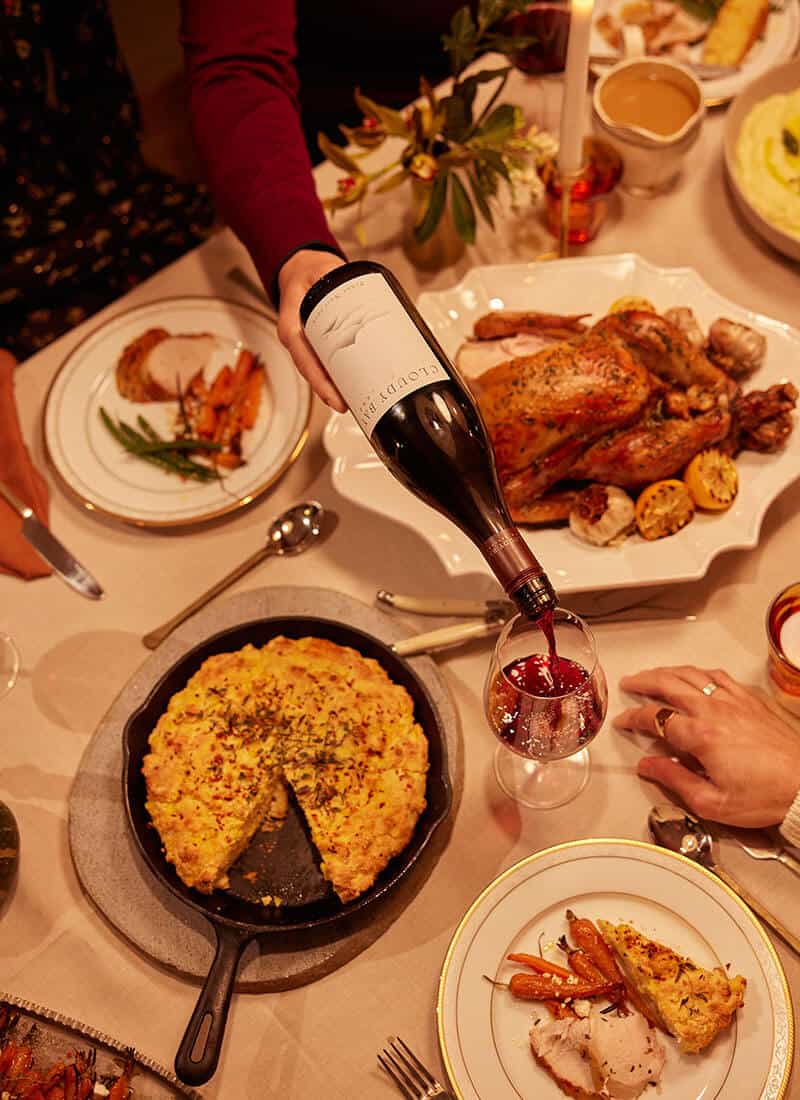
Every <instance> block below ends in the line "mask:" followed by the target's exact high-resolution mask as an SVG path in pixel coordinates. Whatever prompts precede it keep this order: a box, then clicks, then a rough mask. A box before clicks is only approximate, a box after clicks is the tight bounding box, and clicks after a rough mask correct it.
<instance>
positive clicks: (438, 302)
mask: <svg viewBox="0 0 800 1100" xmlns="http://www.w3.org/2000/svg"><path fill="white" fill-rule="evenodd" d="M626 295H634V296H637V297H643V298H647V299H648V300H649V301H650V302H652V303H653V305H654V306H655V308H656V309H657V310H658V311H659V312H663V311H664V310H666V309H669V308H670V307H672V306H681V305H682V306H686V305H691V307H692V309H693V310H694V312H695V315H696V317H697V319H698V321H699V323H700V325H701V326H702V328H703V329H704V330H707V329H708V327H709V325H710V324H711V323H712V322H713V321H715V320H716V319H717V318H718V317H727V318H730V319H731V320H734V321H740V322H742V323H743V324H746V325H751V326H752V327H754V328H756V329H758V331H759V332H761V333H763V334H764V336H765V337H766V340H767V355H766V359H765V361H764V364H763V365H762V366H761V367H760V368H759V369H758V370H757V371H756V372H755V374H753V375H752V377H751V378H749V379H748V380H747V381H746V382H745V383H744V385H743V389H744V390H745V392H747V391H750V390H755V389H764V388H766V387H767V386H770V385H772V384H773V383H776V382H782V381H786V380H787V379H789V380H792V379H794V378H795V375H796V363H797V362H799V361H800V331H798V330H797V329H795V328H792V327H791V326H790V325H787V324H784V323H783V322H781V321H776V320H774V319H772V318H769V317H765V316H764V315H763V314H759V313H755V312H753V311H752V310H749V309H746V308H744V307H743V306H740V305H737V304H736V303H735V302H732V301H731V300H730V299H728V298H724V297H723V296H722V295H721V294H718V293H717V292H716V291H715V290H714V289H713V288H712V287H710V286H709V285H708V283H707V282H705V280H704V279H703V278H701V276H700V275H698V273H697V272H696V271H694V270H693V269H692V268H689V267H673V268H666V267H657V266H656V265H654V264H651V263H649V262H648V261H647V260H644V259H642V257H641V256H638V255H636V254H635V253H619V254H617V255H610V256H585V257H584V256H580V257H574V258H573V257H570V258H569V259H567V260H552V261H550V262H549V263H512V264H491V265H486V266H481V267H474V268H472V270H471V271H469V272H467V274H466V275H465V276H464V278H463V279H462V280H461V282H459V283H457V284H456V285H455V286H452V287H449V288H448V289H446V290H441V291H428V292H426V293H424V294H421V295H420V296H419V298H418V299H417V303H416V304H417V307H418V309H419V311H420V313H421V314H422V316H423V317H424V319H425V320H426V321H427V323H428V325H429V326H430V327H431V329H432V331H433V334H434V336H435V337H436V338H437V340H438V341H439V343H440V344H441V345H442V347H443V348H444V350H445V352H446V353H447V354H448V355H449V356H450V357H451V359H452V358H455V355H456V352H457V351H458V348H459V347H460V345H461V344H462V343H463V342H464V340H465V339H467V338H468V337H469V336H470V335H471V334H472V329H473V325H474V323H475V321H476V320H477V319H478V318H479V317H481V316H482V315H483V314H485V313H488V312H489V311H490V310H502V309H510V310H532V309H535V310H541V311H544V312H552V313H580V314H588V315H589V317H588V320H589V322H590V323H593V322H594V321H596V320H599V318H600V317H601V316H603V315H604V314H605V313H606V312H607V311H608V309H609V307H610V306H611V305H612V303H613V302H614V300H615V299H616V298H619V297H622V296H626ZM797 419H798V414H795V421H797ZM323 442H324V445H325V448H326V450H327V451H328V454H329V455H330V456H331V458H332V459H333V470H332V478H333V484H334V487H335V488H336V490H337V491H338V492H339V493H341V495H342V496H344V497H346V498H347V499H348V500H351V501H353V502H354V503H356V504H360V505H362V506H363V507H364V508H367V509H370V510H371V511H373V512H376V513H378V514H379V515H382V516H385V517H387V518H388V519H389V520H390V521H392V522H394V523H402V524H404V525H405V526H407V527H409V528H411V530H413V531H415V532H416V533H417V534H418V535H419V536H420V537H421V538H423V539H424V540H425V541H426V542H427V543H428V544H429V545H430V547H431V548H432V549H433V550H434V552H435V553H436V554H437V556H438V557H439V560H440V561H441V562H442V564H443V566H444V567H445V569H446V570H447V572H448V573H449V574H450V575H451V576H453V577H460V576H464V575H466V574H476V573H477V574H483V575H486V574H488V567H487V565H486V563H485V561H484V559H483V557H482V556H481V554H480V553H479V551H478V550H477V548H476V547H475V546H474V545H473V544H472V543H471V542H470V540H469V539H468V538H467V536H466V535H465V534H463V532H461V531H460V530H459V529H458V528H457V527H456V526H455V525H454V524H453V523H451V522H450V521H449V520H447V519H446V518H445V517H444V516H442V515H441V514H440V513H439V512H436V511H434V510H433V509H432V508H430V507H429V506H428V505H427V504H425V503H423V502H422V501H421V500H419V499H418V498H417V497H415V496H413V495H412V494H411V493H409V492H408V490H407V489H405V488H404V487H403V486H402V485H401V484H400V482H399V481H396V480H395V479H394V478H393V477H392V475H391V474H390V473H389V471H388V470H387V469H386V467H385V466H384V465H383V463H382V462H381V461H380V459H379V458H378V457H377V455H376V454H375V452H374V451H373V450H372V448H371V447H370V445H369V443H368V441H367V440H366V438H365V437H364V435H363V433H362V432H361V430H360V428H359V427H358V425H357V424H356V422H355V420H354V419H353V417H352V416H351V415H349V414H348V415H346V416H341V415H340V414H339V413H334V414H333V415H332V416H331V418H330V420H329V421H328V424H327V426H326V428H325V432H324V436H323ZM736 463H737V468H738V471H739V493H738V495H737V497H736V500H735V501H734V503H733V505H732V506H731V507H730V508H729V509H728V510H727V511H726V512H717V513H710V512H706V513H701V512H700V511H698V512H697V514H696V515H695V517H694V519H693V520H692V522H691V523H689V524H687V525H686V526H685V527H684V528H683V529H682V530H681V531H678V532H677V534H675V535H672V536H670V537H669V538H662V539H657V540H655V541H647V540H645V539H643V538H641V537H640V536H639V535H632V536H631V537H630V538H628V539H626V540H625V542H624V543H623V544H622V545H621V546H614V547H598V546H591V545H589V544H588V543H587V542H584V541H582V540H581V539H579V538H577V537H576V536H575V535H573V534H572V532H571V531H570V530H569V528H568V527H564V526H560V527H527V528H523V534H524V536H525V538H526V540H527V542H528V543H529V544H530V546H531V547H532V549H533V551H534V553H535V554H536V557H537V558H538V559H539V561H540V562H541V563H542V565H543V566H544V568H545V570H546V571H547V574H548V576H549V577H550V579H551V580H552V582H553V584H554V586H555V588H556V591H558V592H559V593H561V595H569V594H571V593H577V592H587V591H592V592H599V591H603V590H606V589H621V588H634V587H637V586H642V585H653V586H656V585H663V584H672V583H675V582H684V581H693V580H699V579H700V578H701V577H703V576H705V573H706V571H707V569H708V567H709V565H710V564H711V562H712V561H713V560H714V558H716V557H717V556H718V555H719V554H721V553H723V552H725V551H727V550H734V549H752V548H753V547H755V546H757V545H758V539H759V532H760V529H761V522H762V520H763V518H764V515H765V514H766V511H767V508H768V507H769V505H770V504H771V503H772V501H774V500H775V498H776V497H777V496H778V495H779V494H780V493H781V492H782V491H783V490H784V489H785V488H787V487H788V486H789V485H791V484H792V483H793V482H794V481H795V480H796V479H797V478H798V477H800V428H798V427H797V425H796V426H795V428H794V430H793V432H792V433H791V435H790V436H789V438H788V440H787V443H786V445H785V447H784V449H783V450H781V451H779V452H778V453H777V454H756V453H755V452H754V451H745V452H742V454H740V455H739V456H738V458H737V460H736Z"/></svg>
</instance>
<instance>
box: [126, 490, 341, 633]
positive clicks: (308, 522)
mask: <svg viewBox="0 0 800 1100" xmlns="http://www.w3.org/2000/svg"><path fill="white" fill-rule="evenodd" d="M333 526H334V523H333V516H332V514H331V513H330V512H326V511H325V509H324V508H323V507H322V505H321V504H318V503H317V501H315V500H306V501H303V503H302V504H295V505H293V507H291V508H287V510H286V511H285V512H283V513H282V514H281V515H279V516H278V517H277V518H276V519H274V520H273V521H272V523H271V524H270V528H269V531H268V532H267V541H266V543H265V544H264V546H262V547H261V549H260V550H257V551H256V552H255V554H251V555H250V557H249V558H247V559H246V560H245V561H243V562H242V563H241V565H237V567H236V568H235V569H234V570H232V571H231V572H230V573H228V575H227V576H226V577H223V578H222V580H221V581H217V583H216V584H215V585H213V586H212V587H211V588H209V589H208V591H207V592H204V593H203V595H202V596H198V597H197V599H196V600H194V601H193V602H192V603H190V604H189V606H188V607H184V609H183V611H179V612H178V614H177V615H174V616H173V617H172V618H171V619H170V620H169V622H166V623H164V625H163V626H160V627H158V628H157V629H156V630H151V631H150V633H149V634H145V636H144V637H143V638H142V642H143V643H144V644H145V645H146V646H147V648H148V649H156V648H157V647H158V646H160V645H161V643H162V642H163V641H164V639H165V638H166V637H168V635H170V634H171V633H172V631H173V630H174V629H175V627H176V626H180V624H181V623H182V622H183V621H184V619H188V618H189V616H190V615H194V613H195V611H199V610H200V608H201V607H205V605H206V604H207V603H209V601H211V600H213V599H214V597H215V596H218V595H219V594H220V592H224V590H225V589H226V588H229V587H230V585H232V584H234V583H235V582H236V581H238V580H239V579H240V577H243V576H244V575H245V573H247V572H249V570H251V569H253V568H254V567H255V566H256V565H259V564H260V563H261V562H262V561H264V559H265V558H268V557H271V556H272V555H273V554H277V555H279V556H283V555H287V554H302V552H303V551H304V550H308V548H309V547H310V546H313V545H314V543H315V542H318V541H319V540H320V538H324V537H325V536H327V535H329V534H330V532H331V530H332V528H333Z"/></svg>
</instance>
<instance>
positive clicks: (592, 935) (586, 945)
mask: <svg viewBox="0 0 800 1100" xmlns="http://www.w3.org/2000/svg"><path fill="white" fill-rule="evenodd" d="M567 920H568V921H569V931H570V935H571V936H572V938H573V940H574V941H575V943H576V944H577V945H578V947H579V948H580V949H581V950H582V951H585V952H586V954H587V955H588V956H589V958H590V960H591V961H592V962H593V963H594V965H595V966H596V967H597V969H598V970H599V971H600V973H601V974H602V975H603V976H604V977H605V978H608V979H609V981H613V982H621V981H622V973H621V971H620V969H619V967H618V966H617V960H616V959H615V958H614V956H613V954H612V953H611V948H610V947H609V946H608V944H607V943H606V941H605V940H604V939H603V937H602V936H601V935H600V931H599V929H598V928H596V927H595V925H594V924H592V922H591V921H590V920H586V919H585V918H581V917H576V916H575V914H574V913H573V912H572V910H571V909H568V910H567Z"/></svg>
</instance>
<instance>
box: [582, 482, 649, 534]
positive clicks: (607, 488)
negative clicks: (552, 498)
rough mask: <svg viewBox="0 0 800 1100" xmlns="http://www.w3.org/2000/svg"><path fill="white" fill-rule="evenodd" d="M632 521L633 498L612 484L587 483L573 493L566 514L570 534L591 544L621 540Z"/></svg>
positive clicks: (631, 525)
mask: <svg viewBox="0 0 800 1100" xmlns="http://www.w3.org/2000/svg"><path fill="white" fill-rule="evenodd" d="M633 523H634V506H633V501H632V500H631V498H630V497H629V496H628V494H627V493H625V492H623V490H622V489H618V488H617V486H616V485H587V487H586V488H585V489H581V491H580V492H579V493H578V495H577V496H576V498H575V502H574V504H573V505H572V511H571V512H570V514H569V528H570V531H572V533H573V535H577V537H578V538H579V539H583V540H584V542H591V543H592V544H593V545H594V546H609V545H612V544H616V543H618V542H622V540H623V539H624V538H625V536H626V535H627V534H628V532H629V531H630V530H631V529H632V527H633Z"/></svg>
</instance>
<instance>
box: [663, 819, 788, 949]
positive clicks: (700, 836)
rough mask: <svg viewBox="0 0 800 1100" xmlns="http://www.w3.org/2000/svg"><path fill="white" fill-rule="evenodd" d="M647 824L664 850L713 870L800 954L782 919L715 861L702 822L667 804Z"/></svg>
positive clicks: (710, 843) (711, 842)
mask: <svg viewBox="0 0 800 1100" xmlns="http://www.w3.org/2000/svg"><path fill="white" fill-rule="evenodd" d="M647 824H648V826H649V828H650V834H651V836H652V837H653V840H655V842H656V844H660V845H661V847H662V848H668V849H669V850H670V851H671V852H678V853H679V854H680V855H682V856H686V857H687V858H688V859H692V860H694V862H695V863H699V864H700V866H701V867H705V868H706V870H708V871H712V872H713V873H714V874H715V875H716V876H717V878H719V879H721V880H722V881H723V882H724V883H725V885H726V886H728V887H729V888H730V889H731V890H733V892H734V893H735V894H738V895H739V897H740V898H741V899H742V901H743V902H744V903H745V905H748V906H749V907H750V908H751V909H752V910H753V912H754V913H755V914H756V915H757V916H759V917H760V918H761V920H763V921H764V923H765V924H768V925H769V926H770V928H772V930H773V931H774V932H777V934H778V935H779V936H780V937H781V939H782V940H783V941H784V942H785V943H787V944H788V945H789V947H791V948H792V950H793V951H794V952H795V953H796V954H798V955H800V939H799V938H798V937H797V936H795V935H794V933H793V932H790V931H789V929H788V928H787V927H786V926H785V925H784V924H783V922H782V921H781V920H779V919H778V917H776V916H775V915H774V914H773V913H770V911H769V909H767V908H765V906H763V905H762V904H761V902H760V901H759V900H758V898H756V897H754V896H753V895H752V894H751V893H750V891H749V890H747V889H746V888H745V887H744V886H742V884H741V883H740V882H739V881H738V880H737V879H735V878H734V877H733V875H732V874H731V873H730V871H726V870H725V869H724V868H723V867H720V865H719V864H718V863H717V862H716V861H715V859H714V852H713V840H712V837H711V834H710V833H709V832H708V830H707V829H706V828H705V826H704V825H703V823H702V821H699V820H698V818H696V817H695V816H694V815H693V814H690V813H688V812H687V811H686V810H682V809H680V807H678V806H671V805H669V804H668V803H665V804H663V805H660V806H653V808H652V809H651V810H650V813H649V814H648V817H647Z"/></svg>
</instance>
